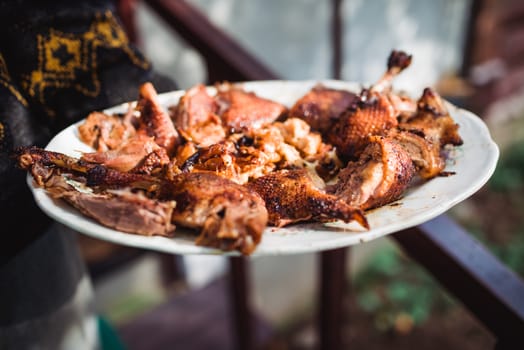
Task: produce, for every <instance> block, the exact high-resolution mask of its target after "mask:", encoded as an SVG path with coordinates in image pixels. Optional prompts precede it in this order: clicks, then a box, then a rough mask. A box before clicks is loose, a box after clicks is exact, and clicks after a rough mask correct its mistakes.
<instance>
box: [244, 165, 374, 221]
mask: <svg viewBox="0 0 524 350" xmlns="http://www.w3.org/2000/svg"><path fill="white" fill-rule="evenodd" d="M316 181H317V182H316V183H315V180H314V179H313V177H312V175H311V174H310V173H308V171H307V170H306V169H297V170H280V171H276V172H273V173H271V174H268V175H265V176H262V177H259V178H258V179H255V180H253V181H251V182H250V183H249V184H248V185H247V187H248V188H250V189H252V190H254V191H256V192H257V193H258V194H259V195H260V196H261V197H262V198H263V199H264V201H265V203H266V208H267V210H268V213H269V223H270V224H271V225H274V226H277V227H282V226H285V225H289V224H292V223H296V222H300V221H319V222H329V221H335V220H342V221H344V222H350V221H353V220H355V221H357V222H358V223H359V224H360V225H362V226H363V227H365V228H369V225H368V223H367V220H366V218H365V217H364V214H363V212H362V211H361V210H359V209H356V208H354V207H352V206H350V205H348V204H346V203H345V202H344V201H343V200H341V199H339V198H337V197H335V196H333V195H330V194H327V193H326V192H324V191H323V190H322V189H321V188H320V186H322V184H323V183H322V180H321V179H320V178H317V179H316Z"/></svg>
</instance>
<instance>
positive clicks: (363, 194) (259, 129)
mask: <svg viewBox="0 0 524 350" xmlns="http://www.w3.org/2000/svg"><path fill="white" fill-rule="evenodd" d="M410 63H411V56H409V55H407V54H406V53H404V52H402V51H393V52H392V53H391V55H390V56H389V58H388V63H387V71H386V72H385V73H384V74H383V76H382V77H381V78H380V79H379V80H378V81H377V82H376V83H375V84H374V85H372V86H370V87H369V89H364V90H362V91H361V92H360V93H359V94H358V95H357V94H354V93H352V92H349V91H344V90H337V89H331V88H327V87H324V86H321V85H318V86H315V87H314V88H313V89H311V91H309V92H308V93H307V94H305V95H304V96H303V97H302V98H301V99H299V100H298V101H296V103H295V104H294V105H293V107H292V108H291V109H290V110H289V111H288V110H287V108H286V107H285V106H283V105H282V104H280V103H277V102H274V101H270V100H267V99H264V98H261V97H259V96H256V95H255V94H254V93H251V92H246V91H244V90H243V89H242V88H241V87H239V86H233V85H229V84H222V85H218V86H217V87H216V88H217V93H216V95H215V96H212V95H209V94H208V90H207V88H206V87H205V86H203V85H197V86H195V87H193V88H191V89H189V90H187V91H186V93H185V94H184V95H183V96H182V98H181V99H180V101H179V103H178V104H177V105H176V106H174V107H172V108H171V109H170V110H169V111H170V113H171V116H170V115H169V114H168V113H166V112H165V111H164V109H163V108H162V106H161V105H160V102H159V99H158V96H157V94H156V91H155V89H154V88H153V86H152V85H151V84H149V83H146V84H144V85H142V86H141V87H140V91H139V99H138V102H137V105H136V108H133V107H132V105H130V109H129V111H128V113H127V114H126V115H125V116H123V117H121V116H117V115H113V116H110V115H107V114H103V113H99V112H94V113H92V114H91V115H89V116H88V118H87V119H86V122H85V123H83V124H82V125H81V126H80V127H79V136H80V138H81V140H82V141H83V142H85V143H87V144H88V145H90V146H91V147H93V148H94V149H95V150H96V152H93V153H85V154H84V155H83V156H82V158H81V159H80V160H79V159H75V158H72V157H68V156H66V155H64V154H61V153H57V152H50V151H45V150H43V149H39V148H36V147H29V148H22V149H20V150H19V151H18V154H17V157H18V163H19V165H20V166H21V167H22V168H24V169H26V170H28V171H29V172H30V173H31V174H32V176H33V178H34V179H35V182H36V183H37V184H38V185H39V186H41V187H43V188H45V189H46V190H47V191H48V192H49V193H50V195H52V196H53V197H55V198H61V199H63V200H65V201H67V202H68V203H70V204H71V205H72V206H74V207H76V208H78V210H80V211H81V212H82V213H83V214H85V215H87V216H89V217H92V218H94V219H95V220H97V221H99V222H100V223H102V224H103V225H105V226H108V227H112V228H115V229H117V230H120V231H124V232H132V233H137V234H142V235H164V236H169V235H172V234H173V231H174V229H175V224H176V225H177V226H182V227H188V228H190V229H193V230H196V231H198V237H197V238H196V244H199V245H203V246H208V247H215V248H219V249H222V250H226V251H230V250H237V251H239V252H241V253H242V254H246V255H247V254H251V253H252V252H253V251H254V249H255V248H256V246H257V244H259V242H260V241H261V237H262V233H263V231H264V228H265V227H266V225H267V224H268V223H269V224H271V225H274V226H278V227H281V226H285V225H289V224H293V223H296V222H303V221H318V222H330V221H335V220H341V221H344V222H350V221H356V222H358V223H359V224H360V225H361V226H362V227H364V228H369V225H368V222H367V220H366V218H365V216H364V211H365V210H368V209H372V208H376V207H379V206H382V205H385V204H388V203H391V202H393V201H395V200H397V199H398V198H400V197H401V196H402V195H403V193H404V192H405V190H406V189H407V188H408V186H410V185H411V184H412V183H413V181H412V180H413V178H414V177H415V176H417V175H418V176H419V177H420V178H421V179H423V180H428V179H431V178H433V177H435V176H438V175H439V174H442V173H443V171H444V167H445V160H446V159H445V154H446V151H447V147H446V146H447V145H460V144H462V139H461V138H460V135H459V134H458V125H457V124H456V123H455V122H454V121H453V119H452V118H451V116H450V115H449V113H448V110H447V108H446V105H445V103H444V101H443V100H442V99H441V98H440V96H439V95H438V94H437V93H435V92H434V91H432V90H431V89H426V90H424V93H423V94H422V96H421V97H420V99H419V100H418V101H414V100H412V99H410V98H408V97H405V96H402V95H401V94H399V93H397V92H393V88H392V84H393V80H394V78H395V76H397V75H398V74H399V73H400V72H401V71H403V70H404V69H405V68H407V67H408V66H409V65H410ZM171 118H172V119H171ZM344 165H345V166H344ZM342 168H343V169H342ZM313 169H314V170H313ZM340 169H342V170H340ZM337 175H338V177H336V176H337ZM328 180H329V181H330V182H329V185H328V186H326V183H325V182H324V181H328Z"/></svg>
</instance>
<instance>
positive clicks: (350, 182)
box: [329, 136, 415, 210]
mask: <svg viewBox="0 0 524 350" xmlns="http://www.w3.org/2000/svg"><path fill="white" fill-rule="evenodd" d="M414 174H415V169H414V166H413V162H412V161H411V158H410V156H409V154H408V153H407V152H406V151H405V150H404V148H402V146H400V145H399V144H398V143H397V142H396V141H395V140H393V139H392V138H386V137H382V136H371V137H369V144H368V145H367V146H366V148H365V150H364V151H363V152H362V154H361V155H360V157H359V159H358V160H357V161H353V162H349V164H348V165H347V167H346V168H344V169H342V170H341V171H340V173H339V174H338V178H339V180H338V182H337V183H336V184H335V185H333V186H332V187H330V188H329V192H330V193H332V194H334V195H335V196H337V197H339V198H341V199H343V200H344V201H345V202H346V203H348V204H349V205H350V206H352V207H355V208H361V209H363V210H365V209H371V208H376V207H379V206H381V205H385V204H388V203H391V202H393V201H395V200H397V199H398V198H400V196H401V195H402V194H403V193H404V191H405V190H406V189H407V187H408V186H409V184H410V181H411V179H412V178H413V175H414Z"/></svg>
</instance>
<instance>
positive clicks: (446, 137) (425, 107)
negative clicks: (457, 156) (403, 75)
mask: <svg viewBox="0 0 524 350" xmlns="http://www.w3.org/2000/svg"><path fill="white" fill-rule="evenodd" d="M401 126H402V127H403V128H406V129H416V130H418V131H420V132H422V133H423V134H424V135H425V137H426V138H428V139H429V140H430V141H431V142H434V143H437V144H438V145H440V147H441V148H442V147H444V146H445V145H454V146H460V145H462V142H463V141H462V138H461V137H460V135H459V133H458V128H459V126H458V124H456V123H455V121H454V120H453V118H452V117H451V116H450V115H449V112H448V109H447V107H446V105H445V104H444V101H443V100H442V98H441V97H440V95H439V94H438V93H437V92H435V91H434V90H432V89H431V88H426V89H424V92H423V93H422V96H421V97H420V99H419V100H418V102H417V113H415V114H414V115H412V116H411V117H408V118H405V119H404V120H402V121H401Z"/></svg>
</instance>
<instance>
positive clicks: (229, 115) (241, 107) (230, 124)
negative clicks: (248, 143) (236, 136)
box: [216, 84, 287, 132]
mask: <svg viewBox="0 0 524 350" xmlns="http://www.w3.org/2000/svg"><path fill="white" fill-rule="evenodd" d="M216 100H217V102H218V103H219V106H220V108H219V115H220V116H221V118H222V123H223V125H224V127H226V128H227V130H228V131H231V132H240V131H245V130H250V129H256V128H259V127H261V126H263V125H267V124H270V123H272V122H274V121H275V120H277V119H278V118H279V117H280V116H281V115H282V114H283V113H284V112H286V111H287V108H286V107H285V106H283V105H282V104H280V103H277V102H274V101H270V100H267V99H265V98H261V97H259V96H257V95H255V94H254V93H252V92H247V91H244V90H242V89H240V88H236V87H233V86H231V85H228V84H223V85H221V86H218V93H217V96H216Z"/></svg>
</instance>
